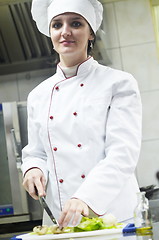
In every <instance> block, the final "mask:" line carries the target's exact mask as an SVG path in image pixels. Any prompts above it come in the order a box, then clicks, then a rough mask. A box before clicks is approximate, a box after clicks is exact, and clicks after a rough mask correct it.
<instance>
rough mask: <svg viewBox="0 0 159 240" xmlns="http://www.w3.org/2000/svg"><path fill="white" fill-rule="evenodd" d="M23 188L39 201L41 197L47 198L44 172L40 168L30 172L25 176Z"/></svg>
mask: <svg viewBox="0 0 159 240" xmlns="http://www.w3.org/2000/svg"><path fill="white" fill-rule="evenodd" d="M23 186H24V188H25V190H26V191H27V192H28V193H29V194H30V196H31V197H32V198H34V199H35V200H38V199H39V197H38V196H40V197H42V196H45V195H46V192H45V186H46V180H45V177H44V174H43V172H42V171H41V170H40V169H39V168H32V169H30V170H28V171H27V172H26V174H25V176H24V180H23Z"/></svg>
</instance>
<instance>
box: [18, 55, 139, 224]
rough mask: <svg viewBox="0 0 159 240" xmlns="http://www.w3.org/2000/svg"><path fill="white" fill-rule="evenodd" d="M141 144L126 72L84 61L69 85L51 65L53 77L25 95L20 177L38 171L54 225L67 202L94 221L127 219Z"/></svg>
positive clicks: (135, 98) (133, 90)
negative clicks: (77, 202)
mask: <svg viewBox="0 0 159 240" xmlns="http://www.w3.org/2000/svg"><path fill="white" fill-rule="evenodd" d="M140 145H141V99H140V94H139V90H138V86H137V83H136V80H135V79H134V78H133V77H132V75H130V74H129V73H126V72H123V71H119V70H115V69H112V68H110V67H106V66H102V65H100V64H98V63H97V62H96V61H95V60H94V59H93V58H92V57H90V58H88V59H87V60H86V61H85V62H83V63H82V64H80V65H79V66H78V69H77V73H76V75H75V76H73V77H70V78H66V77H65V75H64V73H63V71H62V70H61V69H60V67H59V66H57V71H56V73H55V75H53V76H52V77H50V78H49V79H47V80H45V81H43V82H42V83H41V84H40V85H38V86H37V87H36V88H35V89H34V90H32V92H31V93H30V94H29V96H28V145H27V146H26V147H25V148H24V149H23V152H22V154H23V165H22V170H23V172H24V173H25V172H26V171H27V170H28V169H30V168H32V167H38V168H40V169H41V170H42V171H43V173H44V174H45V177H46V179H47V202H48V204H49V206H50V208H51V210H52V212H53V213H54V215H55V217H56V218H57V219H58V217H59V214H60V212H61V209H62V207H63V205H64V204H65V202H66V201H67V200H68V199H69V198H71V197H75V198H79V199H82V200H83V201H84V202H85V203H87V204H88V206H89V207H90V208H91V209H92V210H93V211H94V212H95V213H96V214H98V215H104V214H106V213H112V214H114V215H115V216H116V217H117V219H118V221H121V220H125V219H128V218H130V217H132V216H133V210H134V208H135V206H136V192H138V191H139V189H138V184H137V181H136V178H135V176H134V171H135V167H136V165H137V161H138V157H139V152H140ZM44 218H45V221H44V222H45V223H47V224H48V222H47V219H46V218H47V217H46V216H45V217H44Z"/></svg>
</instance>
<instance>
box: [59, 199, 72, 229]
mask: <svg viewBox="0 0 159 240" xmlns="http://www.w3.org/2000/svg"><path fill="white" fill-rule="evenodd" d="M69 208H70V202H69V201H68V202H67V203H66V204H65V206H64V209H63V210H62V213H61V215H60V218H59V220H58V222H59V224H60V225H61V226H62V227H64V223H65V225H66V226H67V221H69V220H67V219H70V220H71V213H69Z"/></svg>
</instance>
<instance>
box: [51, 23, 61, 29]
mask: <svg viewBox="0 0 159 240" xmlns="http://www.w3.org/2000/svg"><path fill="white" fill-rule="evenodd" d="M51 26H52V28H55V29H59V28H60V27H61V26H62V24H61V23H60V22H56V23H52V25H51Z"/></svg>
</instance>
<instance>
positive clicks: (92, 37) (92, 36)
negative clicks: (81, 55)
mask: <svg viewBox="0 0 159 240" xmlns="http://www.w3.org/2000/svg"><path fill="white" fill-rule="evenodd" d="M94 38H95V37H94V33H93V32H92V31H91V32H90V35H89V39H88V40H94Z"/></svg>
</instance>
